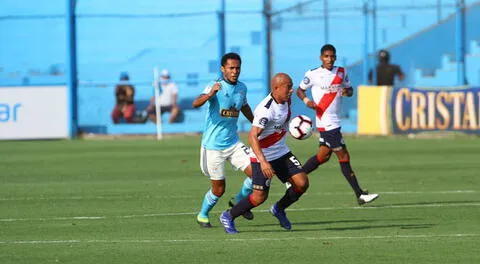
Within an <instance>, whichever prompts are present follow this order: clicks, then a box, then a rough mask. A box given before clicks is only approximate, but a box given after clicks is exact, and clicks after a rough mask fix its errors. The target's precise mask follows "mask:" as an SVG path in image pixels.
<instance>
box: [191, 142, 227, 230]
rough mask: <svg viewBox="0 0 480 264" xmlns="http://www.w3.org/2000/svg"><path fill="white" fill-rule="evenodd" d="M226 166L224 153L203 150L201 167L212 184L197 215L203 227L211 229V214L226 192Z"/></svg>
mask: <svg viewBox="0 0 480 264" xmlns="http://www.w3.org/2000/svg"><path fill="white" fill-rule="evenodd" d="M224 164H225V157H224V156H223V155H222V151H219V150H207V149H205V148H203V147H202V148H201V153H200V167H201V169H202V172H203V174H205V175H206V176H207V177H209V178H210V182H211V188H210V189H209V190H208V191H207V192H206V193H205V195H204V198H203V201H202V206H201V208H200V212H199V213H198V215H197V222H198V224H199V225H200V226H201V227H211V224H210V219H209V212H210V211H211V210H212V208H213V207H214V206H215V205H216V204H217V202H218V199H220V197H221V196H222V195H223V193H224V192H225V177H224Z"/></svg>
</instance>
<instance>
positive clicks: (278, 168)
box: [252, 152, 304, 191]
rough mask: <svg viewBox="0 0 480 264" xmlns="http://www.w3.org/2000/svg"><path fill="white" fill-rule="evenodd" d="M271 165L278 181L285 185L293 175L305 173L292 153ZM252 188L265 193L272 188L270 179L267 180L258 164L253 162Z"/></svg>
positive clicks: (271, 162)
mask: <svg viewBox="0 0 480 264" xmlns="http://www.w3.org/2000/svg"><path fill="white" fill-rule="evenodd" d="M270 165H271V166H272V168H273V170H274V171H275V174H276V175H277V177H278V179H280V181H281V182H283V183H285V182H287V181H288V179H290V177H292V176H293V175H295V174H298V173H301V172H304V170H303V168H302V164H301V163H300V161H298V160H297V158H296V157H295V155H293V154H292V152H288V153H287V154H285V155H283V156H281V157H280V158H278V159H275V160H272V161H270ZM252 188H253V189H256V190H265V191H268V189H269V188H270V179H267V178H265V176H264V175H263V173H262V169H261V168H260V163H258V162H252Z"/></svg>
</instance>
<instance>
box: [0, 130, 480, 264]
mask: <svg viewBox="0 0 480 264" xmlns="http://www.w3.org/2000/svg"><path fill="white" fill-rule="evenodd" d="M346 139H347V144H348V146H349V149H350V152H351V155H352V165H353V168H354V170H355V172H356V174H357V176H358V178H359V181H360V184H361V185H362V187H364V188H368V189H369V190H370V192H378V193H379V194H380V198H379V199H378V200H376V201H375V202H373V203H372V204H369V205H367V206H364V207H359V206H357V204H356V201H355V197H354V195H353V192H352V191H351V189H350V187H349V185H348V183H347V182H346V181H345V179H344V178H343V176H342V174H341V172H340V168H339V165H338V162H337V160H336V158H335V157H332V159H331V160H330V162H329V163H327V164H324V165H323V166H322V167H320V168H319V169H318V170H317V171H315V172H314V173H313V174H311V175H310V176H309V177H310V189H309V190H308V192H307V194H306V195H305V196H303V197H302V198H301V199H300V200H299V201H298V202H297V203H296V204H294V205H293V206H292V207H291V208H290V209H289V210H288V211H287V212H288V216H289V218H290V220H291V221H292V223H293V230H292V231H284V230H282V229H281V227H280V226H279V225H278V222H277V221H276V219H275V218H273V217H272V216H271V215H270V214H269V213H268V211H267V210H268V208H269V206H271V205H272V204H273V203H274V202H275V201H276V200H278V199H279V197H281V196H282V195H283V192H284V190H285V188H284V186H283V185H282V184H281V183H280V182H279V181H278V180H275V181H274V182H273V186H272V190H271V195H270V197H269V199H268V200H267V201H266V202H265V203H264V204H263V205H261V206H260V207H258V208H256V209H254V213H255V219H254V220H253V221H246V220H244V219H240V218H239V219H238V220H237V221H236V224H237V229H238V230H239V231H240V233H239V234H237V235H227V234H225V233H224V231H223V228H222V227H221V226H220V224H219V222H218V216H219V214H220V212H221V211H223V210H224V209H226V207H227V202H228V198H229V197H230V196H232V195H234V194H235V193H236V192H237V191H238V189H239V187H240V185H241V182H242V181H243V176H242V174H240V173H239V172H234V171H232V170H231V169H230V168H228V169H227V172H228V178H227V186H228V188H227V192H226V194H225V196H224V197H223V198H222V199H221V200H220V202H219V204H217V206H216V207H215V208H214V211H213V212H212V214H211V221H212V224H213V225H214V228H211V229H208V230H207V229H201V228H199V227H198V225H197V224H196V222H195V216H196V212H197V210H198V209H199V206H200V203H201V199H202V198H203V195H204V193H205V191H206V190H207V189H208V188H209V181H208V179H207V178H206V177H205V176H203V175H202V174H201V171H200V168H199V152H200V151H199V145H200V137H198V136H188V137H175V138H171V139H167V140H164V141H162V142H157V141H153V140H104V141H100V140H87V141H85V140H75V141H31V142H0V180H1V184H0V263H2V264H7V263H15V264H21V263H29V264H30V263H115V264H118V263H354V262H355V263H480V254H479V253H478V248H479V246H480V224H479V223H480V220H479V219H480V198H479V194H480V175H479V172H480V162H479V158H480V144H479V141H478V138H470V137H463V138H455V139H454V138H449V139H407V138H353V137H347V138H346ZM289 144H290V146H291V149H292V150H293V152H294V153H295V154H296V155H297V157H298V158H299V160H301V161H302V162H304V161H305V160H306V159H307V158H308V157H309V156H311V155H312V154H313V153H314V152H315V151H316V149H317V142H316V139H315V138H310V139H308V140H306V141H294V140H289Z"/></svg>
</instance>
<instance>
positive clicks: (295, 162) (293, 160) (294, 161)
mask: <svg viewBox="0 0 480 264" xmlns="http://www.w3.org/2000/svg"><path fill="white" fill-rule="evenodd" d="M289 160H290V161H291V162H292V163H293V165H295V166H300V161H298V160H297V158H296V157H295V156H291V157H290V158H289Z"/></svg>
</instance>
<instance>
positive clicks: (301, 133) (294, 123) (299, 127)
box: [288, 115, 312, 140]
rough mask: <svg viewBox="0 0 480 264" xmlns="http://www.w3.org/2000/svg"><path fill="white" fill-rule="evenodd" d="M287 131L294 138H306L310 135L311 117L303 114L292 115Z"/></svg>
mask: <svg viewBox="0 0 480 264" xmlns="http://www.w3.org/2000/svg"><path fill="white" fill-rule="evenodd" d="M288 132H290V135H292V137H294V138H296V139H301V140H303V139H307V138H309V137H310V136H311V135H312V119H310V118H309V117H308V116H305V115H299V116H296V117H294V118H293V119H292V120H291V121H290V124H288Z"/></svg>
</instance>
